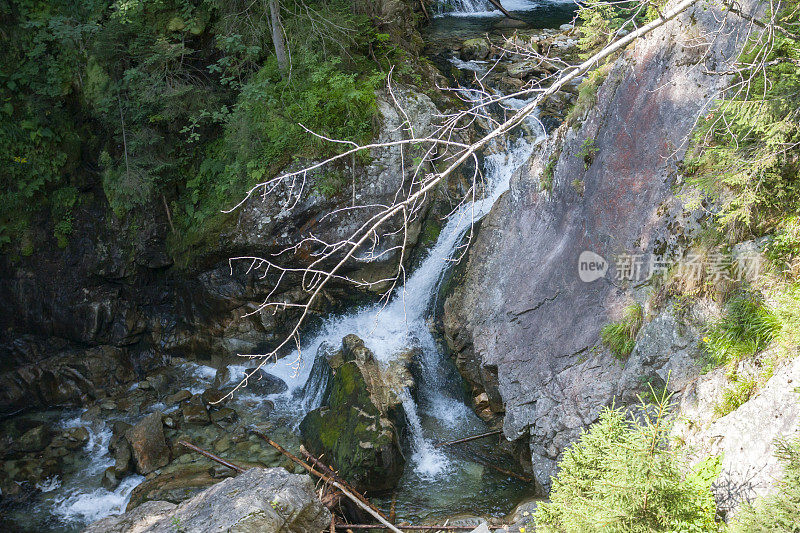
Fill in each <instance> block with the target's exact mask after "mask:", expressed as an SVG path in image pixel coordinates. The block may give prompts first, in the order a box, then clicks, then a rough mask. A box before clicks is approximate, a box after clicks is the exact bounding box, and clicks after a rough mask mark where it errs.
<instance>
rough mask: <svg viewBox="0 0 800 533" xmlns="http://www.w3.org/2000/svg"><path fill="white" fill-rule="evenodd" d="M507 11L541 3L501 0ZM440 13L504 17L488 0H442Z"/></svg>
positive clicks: (529, 7)
mask: <svg viewBox="0 0 800 533" xmlns="http://www.w3.org/2000/svg"><path fill="white" fill-rule="evenodd" d="M500 4H501V5H502V6H503V7H504V8H505V9H506V11H528V10H531V9H533V8H535V7H536V6H538V5H540V2H535V1H532V0H500ZM438 14H439V15H451V16H455V17H504V16H505V15H503V13H502V12H501V11H500V10H499V9H496V8H495V7H494V6H493V5H492V4H491V3H490V2H489V1H488V0H446V1H440V2H439V7H438Z"/></svg>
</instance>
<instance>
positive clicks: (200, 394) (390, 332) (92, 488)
mask: <svg viewBox="0 0 800 533" xmlns="http://www.w3.org/2000/svg"><path fill="white" fill-rule="evenodd" d="M512 4H514V3H513V2H512ZM514 7H519V8H521V9H522V10H521V11H518V12H517V14H518V15H519V16H520V17H521V18H522V19H524V20H525V21H526V22H527V24H526V25H525V27H516V28H513V27H510V25H509V24H508V23H507V21H505V19H503V18H498V17H497V16H495V15H496V14H494V13H477V14H476V13H473V14H471V15H470V16H464V14H455V15H454V14H449V15H439V16H436V17H434V19H433V22H432V23H431V24H430V26H429V27H427V28H426V29H425V38H426V40H427V43H428V47H427V55H428V57H430V58H431V59H432V61H433V62H434V63H435V64H436V65H437V66H438V67H439V69H440V70H442V71H443V72H444V73H445V74H446V76H447V77H448V78H449V79H450V80H451V82H452V83H459V84H462V85H463V86H465V87H470V86H472V84H474V83H475V80H476V77H479V78H481V83H482V84H483V85H484V86H486V87H490V88H492V90H495V91H502V92H504V93H507V92H512V91H514V90H517V89H519V88H520V87H522V86H523V85H525V84H526V83H529V82H531V81H532V80H535V79H540V78H545V77H547V76H549V75H550V74H551V73H552V69H551V70H548V68H547V66H546V65H545V66H544V67H543V66H541V65H534V63H533V62H531V61H529V60H527V59H526V58H525V57H522V56H519V55H515V54H513V53H509V52H508V51H507V50H509V49H513V47H514V44H515V43H518V44H520V43H524V44H530V43H533V45H534V46H536V47H537V48H539V49H542V48H552V47H554V48H556V49H558V50H559V51H560V52H561V53H562V55H564V54H566V55H570V54H572V55H574V54H575V53H576V52H575V45H576V40H575V38H574V36H573V30H572V27H571V25H569V24H566V25H564V24H565V23H566V22H568V21H569V20H570V19H571V17H572V13H573V7H571V5H568V4H559V3H544V4H532V3H525V2H522V3H520V5H519V6H516V4H514V6H512V9H514ZM512 25H514V24H512ZM516 25H518V26H519V24H516ZM504 50H506V51H504ZM497 59H500V61H499V62H498V63H497V65H494V66H493V67H492V68H490V66H491V65H492V64H493V62H494V60H497ZM578 81H579V80H578ZM576 85H577V83H576V84H573V85H571V86H570V87H568V90H566V91H564V92H562V93H559V94H558V95H557V97H556V98H553V99H552V100H551V101H549V102H548V104H547V107H545V108H544V109H542V110H541V112H540V113H539V116H538V118H537V119H536V120H533V121H530V122H529V123H528V124H527V125H526V126H525V128H523V129H524V132H523V133H522V134H521V135H519V136H517V137H516V138H514V139H510V140H508V141H507V142H506V143H505V144H504V145H503V146H495V147H493V148H492V150H491V151H490V153H487V154H486V158H485V163H484V166H485V168H484V171H485V173H486V175H487V184H488V187H487V190H488V191H489V192H488V193H487V195H486V198H485V199H483V200H479V201H478V202H476V204H475V206H468V207H472V208H476V210H477V212H478V215H479V216H478V218H480V216H483V214H485V213H487V212H488V211H489V209H490V208H491V207H492V205H493V203H494V201H495V200H496V199H497V198H498V197H499V196H500V195H501V194H502V193H503V192H504V191H505V190H506V189H507V188H508V184H509V181H510V179H511V175H512V173H513V172H515V171H516V170H517V169H518V168H519V167H520V165H522V164H523V163H525V162H526V161H527V160H528V158H529V157H530V154H531V151H532V150H533V147H534V146H535V145H536V144H537V143H539V142H541V141H542V138H543V134H544V130H543V129H542V128H543V127H544V129H545V130H548V131H550V130H552V129H554V128H555V127H556V126H557V125H558V124H559V123H560V122H561V121H563V119H564V115H565V113H566V109H567V108H568V107H569V105H570V104H571V103H573V102H574V101H575V99H576V88H575V87H576ZM403 98H404V101H406V102H408V101H412V100H414V99H415V98H416V100H414V101H417V102H422V100H421V97H419V96H414V95H413V94H412V95H410V96H403ZM522 103H523V102H520V101H513V100H512V101H510V102H509V104H508V105H509V106H511V107H510V108H509V109H513V107H514V106H519V105H522ZM425 105H428V104H424V102H423V103H422V104H418V105H417V107H418V108H420V109H422V108H424V107H425ZM431 105H432V104H431ZM434 111H435V109H434ZM507 111H508V110H507V109H506V110H503V109H499V110H497V112H499V113H501V114H502V113H506V112H507ZM426 113H428V115H429V114H430V113H431V110H430V109H428V110H427V111H426ZM425 120H428V121H430V116H428V118H427V119H425ZM389 163H391V161H389ZM253 216H256V215H253ZM258 216H263V215H258ZM245 219H247V216H246V217H245ZM255 220H259V219H258V218H255ZM245 221H246V220H245ZM468 225H469V224H468V223H467V221H466V218H465V216H464V215H463V214H462V215H461V216H459V214H458V213H456V215H455V216H451V218H450V221H449V222H448V223H447V224H446V225H445V226H444V227H443V228H440V233H439V235H438V238H437V239H435V240H433V241H431V242H429V243H428V244H427V245H425V246H427V247H425V246H422V247H421V249H423V250H425V251H424V252H420V253H418V254H417V256H418V258H419V259H418V261H417V267H416V269H415V271H414V274H413V276H412V277H411V278H410V279H409V280H408V281H407V283H406V286H405V287H404V288H403V289H401V290H399V291H398V292H397V294H396V295H395V297H394V299H393V300H392V302H391V303H390V304H389V305H388V306H387V307H386V308H379V307H377V306H375V305H373V304H366V305H363V306H361V307H354V308H353V307H351V308H349V309H348V308H347V307H346V306H345V307H344V310H343V311H341V312H339V314H334V315H331V316H328V317H326V318H323V319H321V320H317V323H316V324H315V325H313V326H312V327H310V328H309V331H307V332H306V335H305V339H306V340H305V341H304V346H303V354H304V360H303V362H302V364H297V363H295V362H294V361H295V357H294V356H293V354H289V355H287V357H286V358H285V359H283V360H280V361H278V362H277V363H271V364H268V365H267V366H266V367H265V371H263V372H262V373H261V374H260V379H258V380H251V382H250V383H249V384H248V386H247V388H246V389H245V390H244V391H242V392H237V394H236V395H235V396H234V397H233V399H227V398H224V397H225V395H226V393H227V392H228V391H230V390H231V388H232V387H233V386H235V385H236V384H237V383H238V382H239V380H240V379H241V378H242V376H243V375H244V372H245V371H246V369H247V368H248V366H247V365H246V364H243V363H242V361H241V360H236V359H235V358H232V357H231V354H232V353H235V352H236V351H237V350H238V349H246V348H254V347H257V346H258V345H259V344H260V343H264V342H267V341H268V340H269V335H274V334H275V333H274V332H271V333H268V331H269V328H267V329H266V330H265V327H264V326H266V325H267V323H266V322H263V324H262V325H259V326H258V327H255V328H254V327H252V322H251V321H250V319H240V318H238V315H240V314H241V313H240V311H241V309H242V307H239V308H238V309H236V308H235V307H236V306H231V305H228V304H223V305H221V306H218V307H219V309H217V310H221V311H222V313H221V315H219V313H218V315H219V316H217V317H216V318H214V319H213V321H214V322H215V324H216V326H215V327H216V328H217V333H216V334H215V335H218V336H219V334H220V333H221V336H222V337H223V338H227V339H228V340H223V341H222V343H221V344H220V343H219V341H214V342H211V343H209V342H208V338H209V337H203V336H202V335H199V334H197V333H186V332H184V333H177V334H176V332H177V331H178V330H174V329H173V331H172V333H169V332H164V331H162V333H167V334H168V336H165V337H163V338H162V341H161V345H162V347H167V346H168V347H169V352H170V354H171V355H161V354H159V353H156V352H153V351H152V350H151V351H147V350H145V352H144V353H145V355H144V356H142V357H139V359H134V361H133V362H131V359H130V358H129V357H128V354H127V352H125V351H124V350H122V349H120V348H115V347H112V346H109V345H103V346H100V347H97V348H92V349H89V350H79V349H75V348H74V347H65V349H64V350H62V351H61V352H60V353H61V355H59V356H58V357H57V358H56V359H55V360H54V359H52V358H51V359H48V364H49V365H51V366H50V368H49V369H47V370H43V369H42V368H40V367H38V366H37V365H36V364H32V365H29V366H27V367H24V368H23V369H22V370H15V371H14V372H15V373H12V374H8V373H7V374H5V375H4V377H3V379H5V382H6V383H7V385H8V387H7V389H6V393H5V395H6V402H5V405H7V406H8V409H7V413H6V414H7V415H8V416H7V417H6V418H5V419H4V421H3V422H2V424H3V428H2V429H3V431H2V434H3V439H4V443H3V445H2V449H3V452H2V466H0V489H1V490H2V501H1V503H0V505H1V506H2V507H1V508H0V509H1V510H0V524H3V525H4V526H5V527H6V528H12V529H13V530H15V531H39V532H44V531H80V530H82V529H83V528H84V527H85V526H86V525H87V524H88V523H90V522H93V521H95V520H98V519H101V518H103V517H105V516H108V515H112V514H118V513H121V512H124V511H126V510H132V509H135V508H136V507H138V506H140V505H142V504H143V503H144V502H149V501H160V502H170V503H172V504H178V503H180V502H182V501H185V500H187V499H188V498H190V497H192V496H194V495H196V494H198V493H200V492H201V491H203V490H204V489H206V488H208V487H209V486H211V485H213V484H215V483H219V482H220V481H221V480H223V479H225V478H228V477H230V476H231V475H232V474H233V472H232V471H230V470H229V469H227V468H225V467H222V466H220V465H218V464H216V463H214V462H212V461H210V460H208V459H206V458H204V457H202V456H200V455H198V454H196V453H193V452H191V451H190V450H188V449H187V448H185V447H183V446H181V445H180V444H179V441H187V442H190V443H192V444H195V445H197V446H201V447H203V448H205V449H207V450H209V451H211V452H213V453H215V454H217V455H219V456H221V457H223V458H225V459H226V460H229V461H231V462H234V463H236V464H238V465H241V466H243V467H279V468H283V469H285V470H287V471H289V472H294V473H301V472H302V469H301V468H300V467H298V466H297V465H295V464H293V463H291V461H288V460H287V459H286V458H285V457H283V456H282V455H281V454H280V453H278V452H277V451H276V450H275V449H273V448H271V447H269V446H267V445H265V443H264V442H263V440H262V439H261V438H259V437H258V436H257V435H256V434H255V433H254V431H255V432H259V433H263V434H268V435H269V436H270V437H271V438H272V439H273V440H276V441H278V442H280V443H281V444H282V445H283V446H285V447H286V448H287V449H289V450H290V451H293V452H295V453H298V450H299V446H300V443H301V441H302V442H303V443H304V444H305V446H306V447H307V448H308V449H309V450H311V451H312V452H315V453H317V454H318V455H321V456H323V457H327V460H329V461H331V462H332V463H333V464H334V465H335V466H336V468H337V469H338V470H339V471H340V473H341V474H342V475H343V476H344V477H345V478H347V479H348V480H349V481H350V482H351V483H352V484H354V485H355V486H356V487H357V488H359V490H362V491H365V492H366V493H367V494H369V495H371V496H372V495H374V501H375V502H376V504H377V505H378V506H380V507H383V508H384V509H386V510H387V512H388V509H389V508H390V507H391V506H392V505H393V501H394V502H395V505H396V509H397V517H398V519H399V520H407V521H411V522H416V523H426V522H428V523H430V522H440V521H441V520H443V519H445V518H448V519H450V520H451V523H458V522H452V521H453V520H467V521H470V520H471V521H476V520H479V519H486V520H489V521H491V522H493V523H500V522H508V521H519V520H521V514H520V513H521V512H522V510H521V509H529V508H530V505H529V504H524V506H523V507H522V508H520V509H518V510H517V511H516V512H514V507H515V506H516V505H517V504H519V503H520V502H522V501H527V500H529V499H530V498H532V497H533V496H534V494H535V489H536V487H535V485H534V484H532V483H524V482H522V481H520V480H519V479H516V478H513V477H509V476H507V475H504V474H501V473H498V472H497V471H496V470H493V469H492V468H489V467H487V466H486V464H489V463H490V464H493V465H496V466H501V467H504V468H506V469H510V470H517V471H519V470H520V466H519V460H520V459H521V458H522V462H523V464H524V463H525V459H524V455H525V453H526V450H525V449H524V446H523V447H522V449H520V448H519V446H518V445H516V444H515V443H510V442H508V441H506V440H505V439H503V438H502V437H500V438H498V437H496V436H495V437H493V438H492V439H487V440H486V441H477V442H475V443H471V444H469V445H467V446H463V447H460V448H459V449H458V450H452V451H449V450H448V451H444V450H442V449H436V448H434V447H433V445H434V443H435V442H436V441H445V440H449V439H454V438H459V437H464V436H467V435H470V434H475V433H480V432H482V431H486V430H487V429H493V428H497V427H499V424H500V423H501V422H502V416H503V406H502V405H497V404H496V403H495V402H492V401H490V397H489V396H487V394H486V392H485V391H484V390H481V389H480V388H473V387H472V386H471V385H468V384H465V383H464V381H463V380H462V377H461V375H460V374H459V370H462V371H463V369H458V368H456V366H455V364H454V363H453V361H452V360H451V359H450V358H449V357H448V349H447V347H446V344H445V343H444V341H443V339H442V337H441V335H440V330H439V329H438V327H437V326H436V324H437V320H438V319H440V318H441V317H440V316H439V314H437V313H440V312H441V304H442V298H443V297H444V295H445V292H446V291H447V290H448V288H447V286H446V285H447V284H446V283H443V281H445V280H447V279H448V276H449V272H450V270H449V267H448V262H447V261H446V259H447V258H448V257H450V256H451V255H452V253H453V250H454V249H455V248H456V247H457V246H458V245H459V243H461V241H462V238H463V235H464V231H465V230H466V227H467V226H468ZM261 226H263V224H261ZM153 265H154V268H162V267H163V265H162V266H159V265H161V263H159V264H158V265H156V264H155V263H154V264H153ZM216 282H219V283H220V284H221V285H220V286H218V287H213V285H214V283H216ZM202 284H203V285H204V286H205V287H207V288H208V287H212V288H211V290H213V291H216V292H217V293H218V294H217V296H215V298H217V299H218V301H219V298H220V297H221V298H222V300H221V301H224V300H225V298H226V295H225V293H226V291H229V290H230V286H229V285H230V284H229V282H228V281H226V280H225V279H224V274H223V273H221V271H220V272H217V271H214V273H213V275H210V274H209V275H205V274H204V275H203V279H202ZM113 305H114V306H118V305H119V302H118V301H115V303H114V304H113ZM237 305H239V304H237ZM244 308H245V309H246V306H245V307H244ZM215 312H216V311H215V310H214V309H205V311H204V313H211V314H213V313H215ZM112 314H113V313H112ZM137 316H139V318H138V319H137V320H139V322H141V315H137ZM220 317H223V318H220ZM261 318H262V321H264V320H267V319H266V318H265V317H261ZM155 320H158V318H156V319H155ZM192 320H195V322H194V325H195V326H196V325H198V324H200V325H202V324H203V323H204V322H203V321H204V320H206V319H201V320H200V321H199V322H198V321H197V315H196V314H195V315H194V317H193V318H192ZM127 324H128V325H127V326H125V327H126V328H128V329H129V330H131V331H132V330H136V329H137V328H145V326H141V325H134V326H131V324H132V323H131V321H130V320H129V321H128V322H127ZM273 325H275V324H274V322H273ZM147 327H150V326H147ZM98 328H99V330H102V329H103V326H102V325H98ZM117 329H119V328H117ZM123 329H124V328H123ZM151 329H153V331H161V330H159V329H158V328H151ZM109 331H110V332H112V333H113V332H114V331H116V330H115V329H114V328H113V327H112V328H111V329H110V330H109ZM125 335H127V334H125ZM125 335H123V336H125ZM198 335H199V336H198ZM356 335H358V336H356ZM39 339H40V338H39V337H36V336H29V337H26V338H23V339H22V340H20V341H18V342H17V346H18V348H19V351H20V353H23V352H25V353H27V351H30V350H32V349H35V346H36V345H37V342H39ZM181 346H184V347H186V348H190V349H187V350H186V351H187V355H189V353H192V354H196V353H198V352H201V353H204V354H205V357H204V360H197V358H194V357H189V358H186V357H181V356H180V355H175V354H176V352H177V353H178V354H180V351H181ZM215 347H216V348H218V349H220V350H221V351H222V353H209V350H211V351H212V352H213V350H214V349H215ZM51 349H52V347H50V346H48V347H47V348H46V349H44V348H43V350H51ZM308 354H312V355H311V356H309V355H308ZM20 357H22V356H20ZM287 361H291V363H287ZM54 363H55V364H54ZM210 365H213V366H210ZM26 398H30V400H27V399H26ZM37 404H38V405H41V406H45V405H47V406H56V405H67V407H63V408H58V407H47V408H44V409H42V408H40V409H38V410H37V409H30V407H31V405H33V406H35V405H37ZM15 411H16V412H15ZM445 487H446V490H442V489H443V488H445ZM509 513H511V514H510V515H509ZM468 523H469V522H468ZM476 523H477V522H476Z"/></svg>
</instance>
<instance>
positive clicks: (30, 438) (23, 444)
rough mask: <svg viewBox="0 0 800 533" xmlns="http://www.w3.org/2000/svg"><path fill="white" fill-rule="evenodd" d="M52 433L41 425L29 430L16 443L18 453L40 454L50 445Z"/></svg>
mask: <svg viewBox="0 0 800 533" xmlns="http://www.w3.org/2000/svg"><path fill="white" fill-rule="evenodd" d="M50 440H51V432H50V430H49V429H48V428H47V426H44V425H41V426H37V427H35V428H32V429H29V430H28V431H26V432H25V433H23V434H22V435H21V436H20V437H19V438H17V440H16V441H15V442H14V449H15V450H16V451H18V452H40V451H42V450H44V449H45V448H46V447H47V445H48V444H50Z"/></svg>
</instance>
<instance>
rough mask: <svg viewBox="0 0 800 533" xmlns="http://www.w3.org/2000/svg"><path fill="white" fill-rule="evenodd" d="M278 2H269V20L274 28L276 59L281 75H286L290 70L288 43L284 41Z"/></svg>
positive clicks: (273, 37)
mask: <svg viewBox="0 0 800 533" xmlns="http://www.w3.org/2000/svg"><path fill="white" fill-rule="evenodd" d="M279 9H280V6H279V5H278V0H269V18H270V26H271V28H272V43H273V44H274V45H275V57H276V58H277V59H278V68H280V69H281V75H285V74H286V71H287V70H289V59H288V58H287V56H286V42H285V41H284V40H283V25H282V24H281V14H280V11H279Z"/></svg>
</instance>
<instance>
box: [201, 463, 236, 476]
mask: <svg viewBox="0 0 800 533" xmlns="http://www.w3.org/2000/svg"><path fill="white" fill-rule="evenodd" d="M208 474H209V475H210V476H211V477H213V478H214V479H225V478H229V477H233V476H235V475H236V472H234V471H233V470H231V469H230V468H228V467H227V466H225V465H220V464H215V465H214V466H212V467H211V468H209V469H208Z"/></svg>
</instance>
